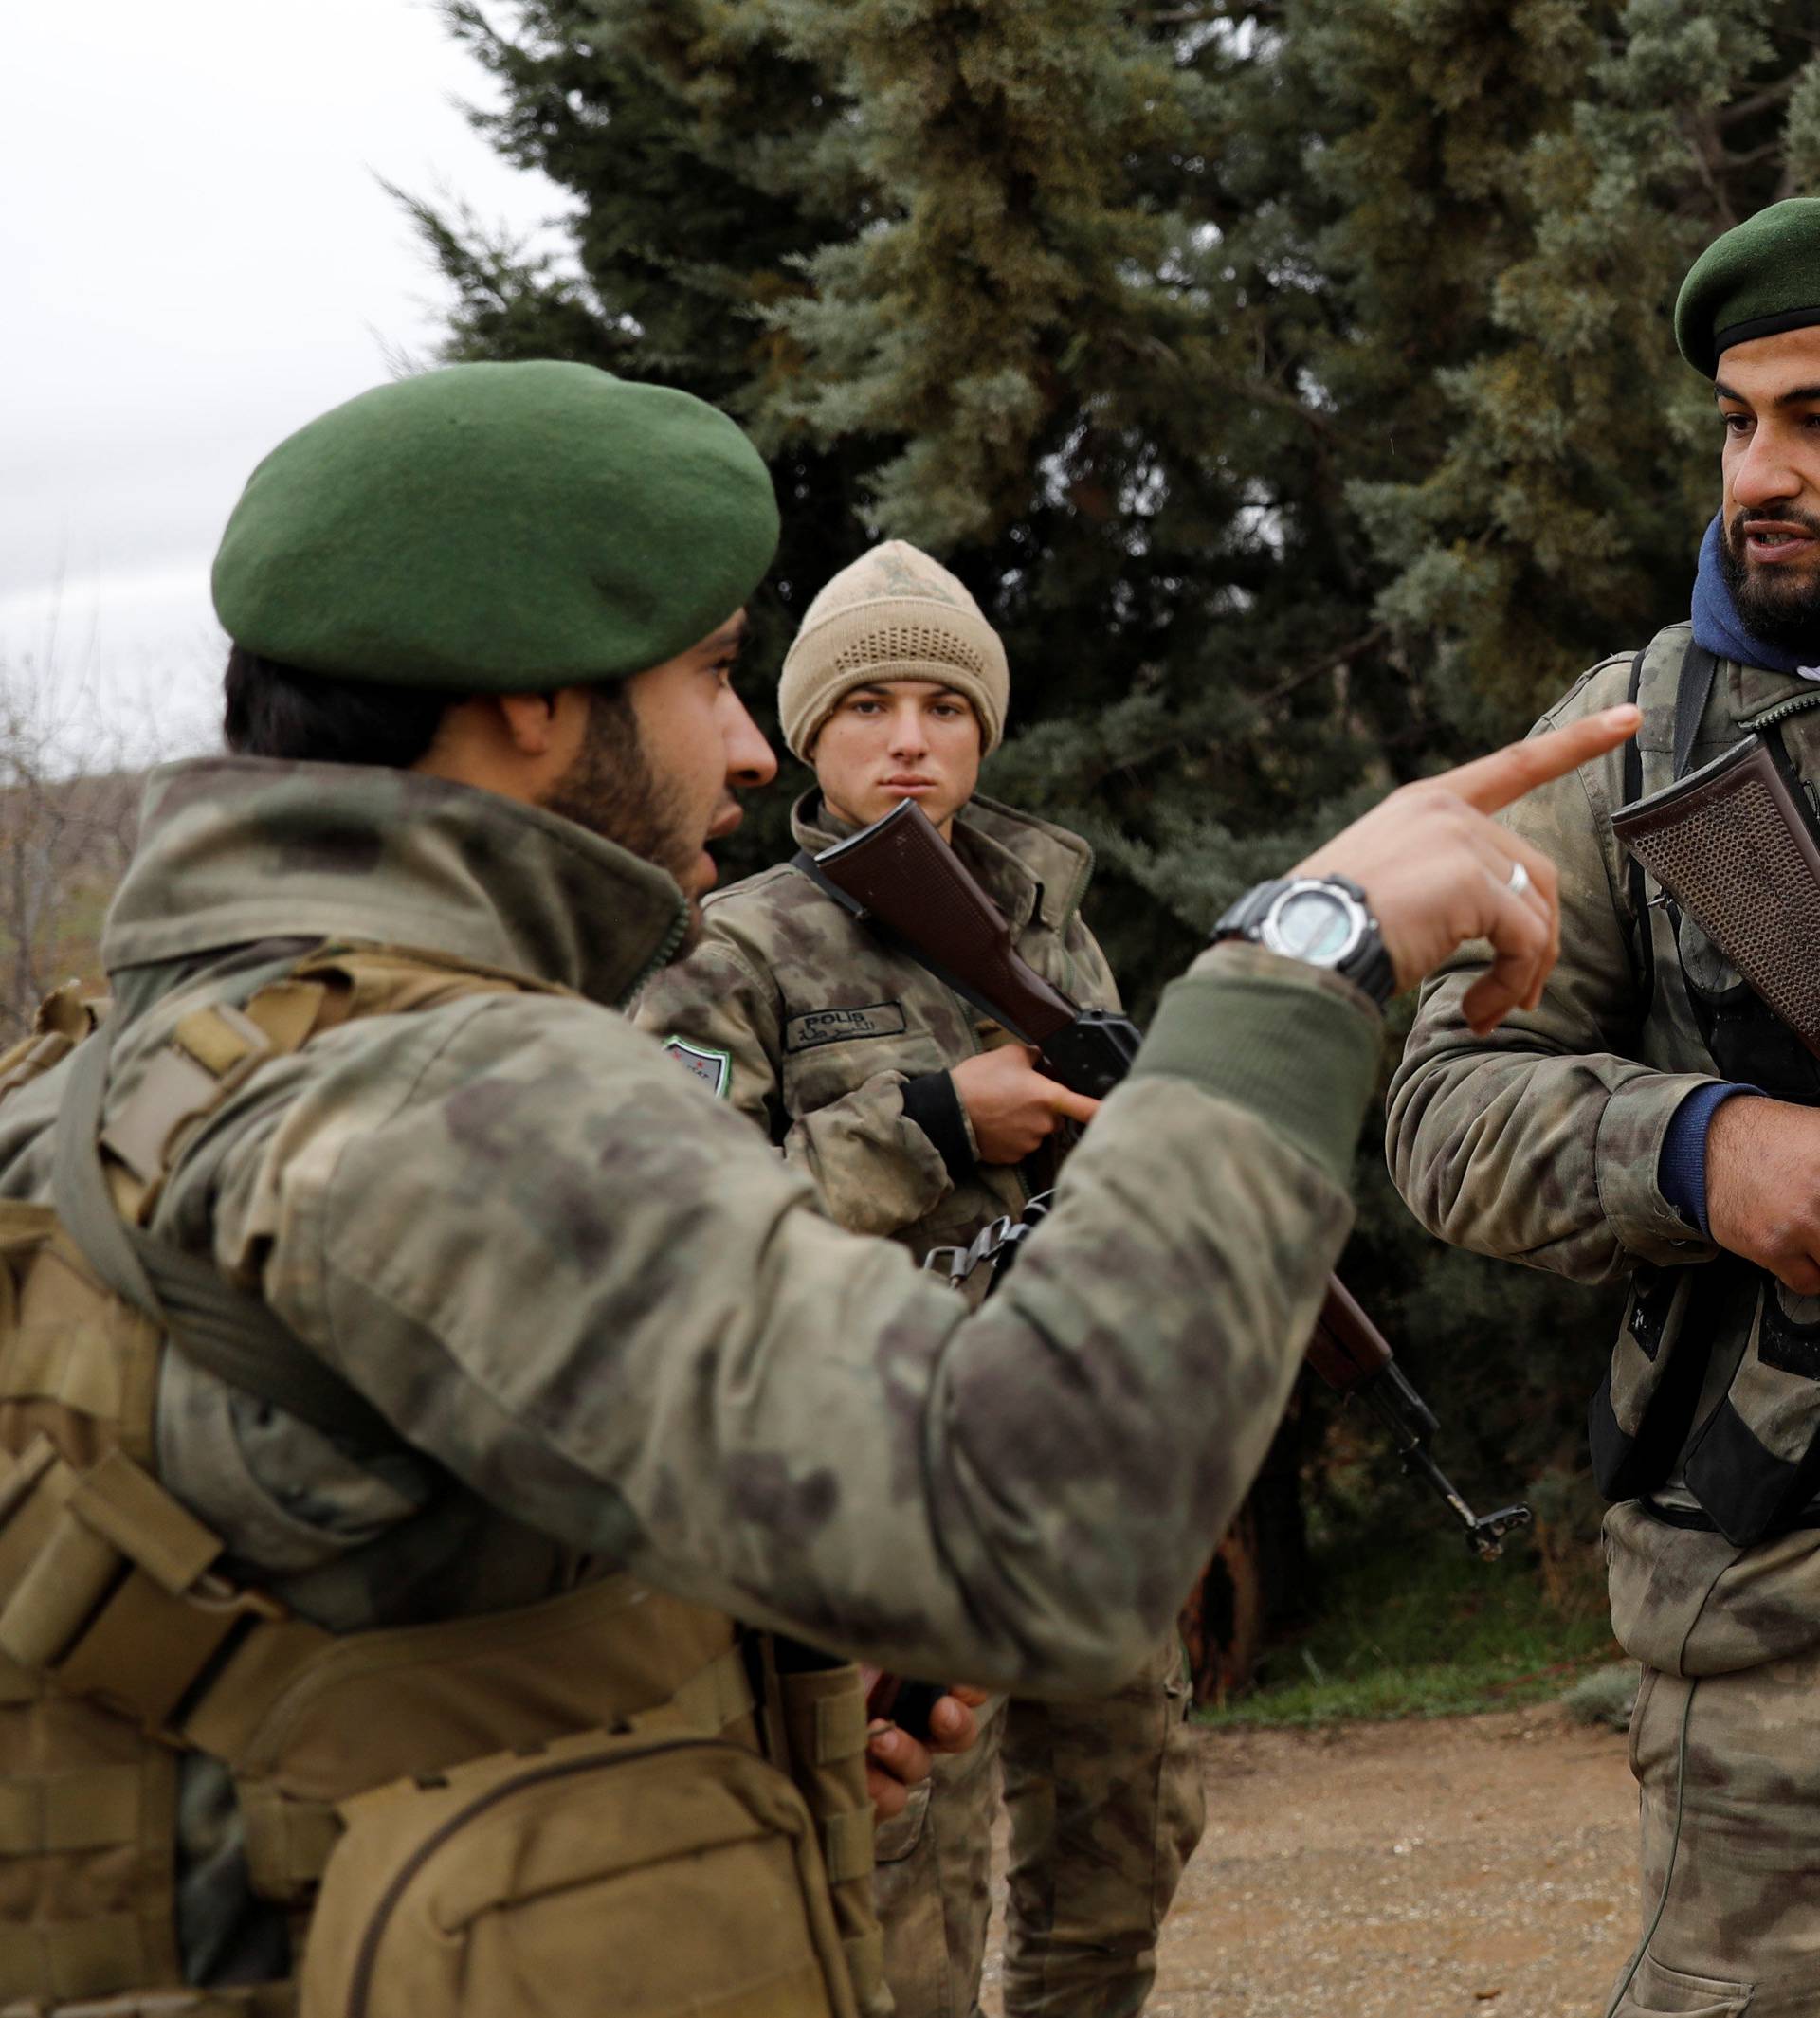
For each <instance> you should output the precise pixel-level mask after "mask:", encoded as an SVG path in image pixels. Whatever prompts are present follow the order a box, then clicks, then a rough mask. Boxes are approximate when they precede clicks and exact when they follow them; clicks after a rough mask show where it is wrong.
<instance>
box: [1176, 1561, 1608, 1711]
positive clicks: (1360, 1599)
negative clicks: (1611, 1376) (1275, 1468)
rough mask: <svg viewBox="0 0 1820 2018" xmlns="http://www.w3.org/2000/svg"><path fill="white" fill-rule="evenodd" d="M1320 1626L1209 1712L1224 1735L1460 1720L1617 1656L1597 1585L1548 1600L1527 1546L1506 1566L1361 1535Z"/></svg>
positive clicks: (1321, 1612)
mask: <svg viewBox="0 0 1820 2018" xmlns="http://www.w3.org/2000/svg"><path fill="white" fill-rule="evenodd" d="M1601 1597H1602V1592H1600V1591H1599V1590H1598V1587H1597V1583H1596V1582H1595V1581H1594V1580H1593V1579H1592V1578H1588V1579H1586V1580H1585V1583H1584V1586H1583V1588H1582V1589H1581V1590H1580V1591H1578V1592H1577V1594H1576V1597H1575V1601H1574V1603H1573V1604H1572V1605H1571V1606H1570V1607H1562V1606H1559V1605H1556V1604H1554V1603H1552V1602H1551V1601H1550V1599H1549V1597H1548V1595H1547V1592H1546V1591H1545V1589H1544V1583H1543V1579H1542V1577H1541V1575H1540V1574H1539V1572H1538V1565H1537V1560H1536V1557H1535V1555H1534V1554H1533V1552H1532V1551H1530V1550H1529V1549H1528V1547H1527V1546H1524V1547H1520V1548H1513V1549H1511V1550H1510V1551H1509V1553H1508V1554H1506V1556H1505V1557H1504V1559H1502V1560H1501V1561H1499V1562H1495V1563H1480V1562H1477V1561H1475V1560H1473V1559H1472V1558H1471V1557H1470V1556H1469V1555H1468V1554H1466V1552H1465V1549H1464V1547H1462V1546H1461V1545H1460V1544H1459V1543H1457V1542H1454V1541H1452V1539H1451V1537H1443V1536H1433V1537H1427V1538H1425V1539H1424V1540H1423V1541H1422V1542H1421V1543H1419V1544H1415V1545H1411V1544H1410V1542H1408V1541H1407V1540H1386V1541H1384V1542H1383V1543H1381V1544H1380V1545H1377V1546H1374V1547H1369V1546H1366V1545H1365V1544H1364V1542H1363V1541H1362V1540H1355V1541H1353V1542H1351V1543H1350V1544H1348V1545H1347V1546H1346V1547H1345V1549H1344V1552H1343V1554H1342V1553H1340V1552H1338V1551H1335V1552H1330V1553H1328V1554H1327V1555H1326V1556H1325V1558H1324V1559H1323V1560H1322V1561H1321V1563H1320V1564H1319V1596H1318V1601H1317V1607H1316V1617H1315V1623H1314V1624H1313V1625H1312V1626H1311V1627H1308V1628H1307V1629H1306V1630H1304V1631H1302V1632H1301V1633H1299V1634H1297V1635H1296V1636H1295V1637H1294V1638H1293V1639H1292V1640H1289V1641H1287V1642H1286V1643H1284V1644H1283V1645H1278V1646H1274V1647H1272V1648H1271V1649H1270V1651H1269V1652H1268V1653H1267V1654H1266V1655H1265V1659H1264V1661H1263V1663H1261V1664H1260V1667H1259V1671H1258V1681H1257V1685H1256V1687H1255V1688H1254V1689H1253V1690H1252V1691H1251V1692H1250V1693H1248V1694H1247V1695H1246V1696H1243V1697H1240V1698H1237V1699H1235V1700H1232V1701H1230V1702H1228V1703H1227V1704H1226V1705H1225V1706H1224V1707H1223V1708H1217V1709H1204V1710H1199V1711H1197V1712H1196V1713H1195V1714H1196V1717H1197V1718H1199V1720H1200V1721H1202V1722H1204V1723H1208V1724H1211V1725H1213V1726H1214V1727H1216V1728H1231V1727H1233V1726H1237V1725H1243V1724H1251V1725H1256V1724H1319V1723H1334V1722H1339V1721H1341V1720H1343V1719H1346V1718H1369V1719H1374V1720H1378V1721H1383V1720H1387V1719H1390V1718H1400V1717H1461V1716H1465V1715H1467V1714H1468V1713H1470V1712H1472V1711H1476V1710H1497V1709H1511V1708H1514V1707H1516V1706H1517V1705H1518V1704H1520V1703H1524V1702H1535V1701H1539V1700H1548V1699H1551V1698H1554V1697H1557V1696H1559V1695H1561V1694H1562V1693H1563V1692H1564V1691H1565V1690H1566V1689H1568V1688H1569V1687H1570V1686H1572V1684H1573V1683H1574V1682H1575V1681H1576V1680H1577V1679H1578V1678H1579V1677H1580V1676H1581V1675H1582V1674H1584V1673H1586V1672H1587V1671H1588V1670H1589V1669H1591V1668H1594V1667H1597V1666H1598V1665H1600V1664H1601V1663H1604V1662H1608V1661H1611V1659H1613V1658H1614V1656H1615V1654H1616V1651H1617V1649H1616V1648H1615V1646H1614V1645H1613V1643H1612V1639H1611V1622H1610V1620H1609V1619H1608V1618H1607V1616H1606V1612H1605V1608H1604V1605H1603V1603H1602V1602H1600V1599H1601Z"/></svg>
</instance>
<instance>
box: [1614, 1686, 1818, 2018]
mask: <svg viewBox="0 0 1820 2018" xmlns="http://www.w3.org/2000/svg"><path fill="white" fill-rule="evenodd" d="M1630 1766H1631V1771H1632V1772H1633V1773H1635V1774H1636V1776H1637V1785H1638V1787H1639V1789H1640V1790H1641V1809H1642V1821H1643V1925H1644V1928H1645V1930H1646V1938H1645V1940H1644V1943H1643V1948H1642V1954H1641V1959H1640V1960H1638V1961H1637V1962H1636V1964H1635V1969H1634V1973H1631V1964H1630V1963H1629V1962H1627V1963H1626V1965H1625V1971H1624V1973H1621V1974H1620V1976H1619V1979H1618V1984H1617V1987H1616V1988H1615V1989H1614V1991H1613V1992H1612V2002H1611V2012H1612V2013H1613V2014H1615V2018H1655V2014H1657V2013H1679V2014H1681V2018H1745V2014H1747V2013H1748V2018H1797V2014H1798V2018H1812V2014H1813V2013H1815V2012H1820V1649H1816V1650H1815V1651H1812V1652H1809V1653H1803V1654H1797V1655H1794V1656H1793V1657H1791V1658H1789V1659H1786V1660H1781V1661H1772V1662H1767V1663H1764V1664H1763V1665H1762V1666H1760V1667H1751V1668H1744V1669H1742V1670H1740V1671H1738V1672H1737V1673H1734V1674H1726V1675H1705V1676H1702V1677H1701V1678H1700V1679H1699V1680H1697V1681H1683V1680H1682V1679H1680V1678H1678V1677H1676V1676H1674V1675H1669V1674H1664V1673H1662V1672H1660V1671H1659V1670H1657V1669H1655V1668H1651V1667H1646V1668H1645V1669H1644V1671H1643V1687H1642V1691H1641V1693H1640V1694H1639V1696H1638V1698H1637V1707H1636V1711H1635V1713H1634V1715H1633V1716H1632V1718H1631V1723H1630Z"/></svg>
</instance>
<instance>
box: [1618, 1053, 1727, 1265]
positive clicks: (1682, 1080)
mask: <svg viewBox="0 0 1820 2018" xmlns="http://www.w3.org/2000/svg"><path fill="white" fill-rule="evenodd" d="M1723 1083H1724V1082H1722V1081H1717V1080H1714V1079H1711V1078H1709V1077H1708V1076H1707V1075H1706V1074H1704V1073H1698V1072H1643V1073H1639V1074H1637V1075H1636V1076H1635V1077H1634V1078H1632V1079H1629V1080H1627V1081H1625V1082H1624V1083H1623V1084H1622V1085H1621V1086H1619V1087H1618V1089H1617V1090H1616V1092H1614V1093H1613V1094H1612V1095H1611V1098H1610V1099H1609V1100H1607V1101H1606V1103H1605V1112H1604V1113H1603V1114H1602V1115H1601V1116H1600V1117H1599V1126H1598V1134H1597V1136H1596V1137H1595V1140H1594V1146H1593V1153H1592V1154H1593V1164H1594V1168H1595V1171H1596V1173H1597V1178H1598V1188H1599V1209H1600V1210H1601V1211H1602V1212H1603V1213H1604V1214H1605V1217H1606V1219H1607V1220H1608V1221H1609V1222H1610V1224H1611V1229H1612V1231H1613V1232H1614V1233H1615V1234H1616V1235H1617V1237H1618V1239H1619V1241H1620V1242H1621V1243H1622V1244H1623V1245H1624V1246H1625V1247H1626V1248H1627V1249H1628V1250H1629V1252H1630V1253H1631V1254H1634V1255H1637V1256H1639V1257H1640V1258H1641V1259H1642V1260H1644V1261H1654V1262H1673V1263H1680V1262H1685V1261H1690V1260H1692V1259H1693V1258H1694V1256H1695V1253H1696V1252H1697V1251H1698V1250H1699V1249H1700V1248H1701V1247H1702V1246H1704V1245H1707V1243H1706V1241H1705V1238H1704V1236H1703V1235H1702V1234H1700V1233H1697V1232H1696V1231H1695V1230H1694V1227H1693V1224H1692V1222H1690V1221H1689V1220H1688V1219H1687V1218H1686V1217H1684V1216H1683V1213H1682V1211H1681V1210H1680V1209H1679V1208H1678V1206H1677V1204H1676V1202H1675V1201H1674V1200H1673V1199H1671V1198H1669V1197H1667V1196H1665V1194H1664V1191H1663V1187H1662V1165H1663V1150H1664V1146H1665V1143H1666V1141H1667V1139H1668V1134H1669V1130H1670V1128H1671V1127H1672V1125H1673V1123H1674V1119H1675V1117H1676V1116H1677V1115H1678V1114H1679V1113H1680V1112H1681V1109H1682V1106H1683V1103H1684V1102H1685V1101H1686V1100H1688V1098H1689V1097H1690V1096H1691V1095H1693V1094H1697V1093H1699V1092H1701V1091H1702V1089H1704V1088H1708V1087H1713V1086H1717V1085H1721V1084H1723ZM1702 1189H1703V1187H1702Z"/></svg>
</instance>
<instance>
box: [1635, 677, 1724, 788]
mask: <svg viewBox="0 0 1820 2018" xmlns="http://www.w3.org/2000/svg"><path fill="white" fill-rule="evenodd" d="M1639 656H1641V654H1639ZM1718 671H1719V661H1718V660H1717V659H1716V658H1715V657H1714V656H1713V654H1712V653H1711V652H1709V651H1708V650H1707V649H1706V647H1705V645H1688V647H1687V653H1686V656H1685V657H1684V658H1683V660H1682V662H1681V678H1680V681H1679V682H1677V684H1676V688H1675V772H1674V774H1675V776H1676V777H1678V778H1682V777H1685V776H1686V775H1687V760H1688V758H1689V757H1690V756H1692V755H1693V754H1694V738H1695V737H1696V736H1699V734H1700V724H1701V719H1702V717H1703V716H1704V715H1705V713H1706V703H1707V701H1708V700H1711V699H1712V693H1713V679H1714V676H1715V675H1716V674H1717V673H1718ZM1632 691H1633V692H1634V688H1633V690H1632ZM1626 749H1627V754H1629V745H1627V746H1626ZM1639 774H1641V773H1639Z"/></svg>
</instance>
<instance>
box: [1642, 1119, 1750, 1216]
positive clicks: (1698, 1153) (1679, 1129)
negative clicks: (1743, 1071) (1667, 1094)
mask: <svg viewBox="0 0 1820 2018" xmlns="http://www.w3.org/2000/svg"><path fill="white" fill-rule="evenodd" d="M1756 1090H1757V1089H1756V1087H1755V1086H1737V1085H1733V1084H1731V1083H1730V1082H1723V1081H1715V1082H1713V1083H1712V1084H1711V1085H1709V1086H1696V1087H1695V1088H1694V1090H1693V1092H1691V1093H1690V1094H1689V1095H1688V1096H1687V1098H1686V1099H1685V1100H1683V1101H1682V1103H1681V1105H1680V1106H1679V1107H1677V1108H1676V1109H1675V1111H1674V1114H1673V1115H1672V1116H1671V1117H1670V1118H1669V1122H1668V1127H1667V1130H1666V1132H1665V1134H1664V1136H1663V1138H1662V1160H1661V1162H1660V1163H1659V1164H1658V1165H1657V1167H1656V1187H1657V1189H1658V1190H1659V1191H1661V1193H1662V1195H1663V1196H1664V1198H1665V1199H1666V1200H1667V1201H1668V1203H1669V1204H1670V1205H1671V1206H1673V1207H1674V1209H1675V1210H1676V1211H1677V1212H1679V1213H1680V1214H1681V1216H1682V1218H1683V1219H1684V1220H1685V1221H1686V1222H1687V1224H1688V1225H1689V1226H1690V1227H1699V1228H1700V1231H1701V1236H1702V1239H1705V1240H1710V1239H1711V1238H1712V1237H1713V1236H1712V1228H1711V1227H1710V1226H1708V1224H1707V1221H1706V1131H1707V1130H1708V1129H1709V1128H1710V1127H1711V1126H1712V1125H1713V1117H1714V1115H1716V1114H1717V1113H1718V1112H1719V1110H1720V1108H1721V1107H1722V1106H1724V1104H1725V1102H1726V1101H1727V1100H1730V1099H1731V1098H1732V1096H1733V1095H1734V1094H1738V1093H1755V1092H1756Z"/></svg>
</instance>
